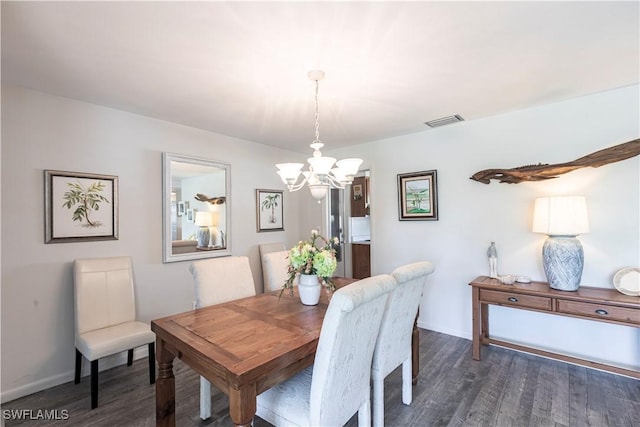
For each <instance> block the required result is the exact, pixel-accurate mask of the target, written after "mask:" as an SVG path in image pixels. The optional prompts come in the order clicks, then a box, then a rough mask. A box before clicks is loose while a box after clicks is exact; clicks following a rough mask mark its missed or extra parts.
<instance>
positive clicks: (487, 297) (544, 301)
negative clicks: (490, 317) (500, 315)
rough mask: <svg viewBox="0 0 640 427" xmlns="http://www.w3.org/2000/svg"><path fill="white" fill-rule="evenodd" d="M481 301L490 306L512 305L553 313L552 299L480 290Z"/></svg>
mask: <svg viewBox="0 0 640 427" xmlns="http://www.w3.org/2000/svg"><path fill="white" fill-rule="evenodd" d="M480 300H481V301H483V302H487V303H490V304H499V305H512V306H517V307H523V308H531V309H534V310H546V311H551V298H545V297H536V296H531V295H522V294H516V293H510V292H500V291H491V290H488V289H480Z"/></svg>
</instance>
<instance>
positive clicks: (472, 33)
mask: <svg viewBox="0 0 640 427" xmlns="http://www.w3.org/2000/svg"><path fill="white" fill-rule="evenodd" d="M639 6H640V3H639V2H637V1H627V2H616V3H614V2H609V1H605V2H480V1H475V2H394V1H388V2H293V1H290V2H7V1H3V2H2V5H1V7H2V10H1V13H2V28H1V30H2V33H1V36H2V81H3V83H6V84H14V85H21V86H25V87H28V88H33V89H36V90H40V91H44V92H49V93H52V94H57V95H62V96H66V97H70V98H75V99H79V100H83V101H88V102H91V103H95V104H100V105H105V106H109V107H113V108H117V109H121V110H126V111H131V112H134V113H139V114H143V115H147V116H151V117H156V118H159V119H163V120H168V121H171V122H176V123H182V124H185V125H189V126H194V127H197V128H202V129H207V130H211V131H214V132H218V133H221V134H225V135H230V136H235V137H238V138H243V139H247V140H251V141H256V142H260V143H264V144H268V145H273V146H278V147H283V148H288V149H292V150H296V151H301V152H308V151H309V148H308V144H309V143H310V142H311V140H312V139H313V132H314V126H313V114H314V113H313V108H314V106H313V93H314V84H313V82H311V81H310V80H309V79H308V78H307V71H309V70H311V69H322V70H324V71H325V72H326V74H327V76H326V78H325V79H324V80H323V81H322V82H321V83H320V94H319V98H320V136H321V139H322V140H323V142H324V143H325V144H326V145H327V148H328V149H330V148H336V147H340V146H346V145H350V144H357V143H361V142H366V141H371V140H375V139H380V138H386V137H391V136H395V135H402V134H407V133H413V132H419V131H423V130H425V129H428V127H427V126H425V125H424V122H425V121H428V120H433V119H437V118H440V117H443V116H449V115H452V114H460V115H462V116H463V117H464V118H465V119H466V120H473V119H477V118H481V117H486V116H490V115H494V114H499V113H503V112H507V111H512V110H517V109H522V108H527V107H531V106H535V105H541V104H545V103H550V102H556V101H561V100H565V99H569V98H573V97H577V96H582V95H586V94H590V93H595V92H599V91H604V90H609V89H613V88H616V87H621V86H626V85H631V84H636V83H638V81H639V75H640V69H639V68H640V47H639V44H640V41H639V40H640V23H639V22H640V19H639V16H640V11H639Z"/></svg>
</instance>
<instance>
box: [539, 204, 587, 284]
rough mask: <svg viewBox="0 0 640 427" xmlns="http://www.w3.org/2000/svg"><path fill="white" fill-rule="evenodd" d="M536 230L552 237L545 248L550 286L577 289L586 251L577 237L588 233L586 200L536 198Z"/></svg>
mask: <svg viewBox="0 0 640 427" xmlns="http://www.w3.org/2000/svg"><path fill="white" fill-rule="evenodd" d="M533 232H534V233H543V234H546V235H548V236H549V238H548V239H547V240H545V242H544V245H543V247H542V264H543V267H544V273H545V274H546V276H547V281H548V282H549V287H551V288H552V289H557V290H560V291H576V290H578V287H580V279H581V277H582V268H583V266H584V252H583V250H582V244H581V243H580V240H578V239H576V236H577V235H578V234H584V233H588V232H589V221H588V217H587V202H586V199H585V198H584V197H581V196H564V197H541V198H538V199H536V201H535V205H534V212H533Z"/></svg>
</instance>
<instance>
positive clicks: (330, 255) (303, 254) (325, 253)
mask: <svg viewBox="0 0 640 427" xmlns="http://www.w3.org/2000/svg"><path fill="white" fill-rule="evenodd" d="M338 243H339V241H338V238H337V237H334V238H332V239H330V240H327V239H326V238H324V237H322V236H321V235H320V234H318V230H311V238H310V239H308V240H301V241H299V242H298V244H296V245H295V246H294V247H293V248H291V250H290V251H289V267H288V270H287V273H288V274H289V278H288V279H287V281H286V282H285V283H284V286H283V288H282V291H281V292H280V294H281V295H282V292H284V290H285V289H289V293H290V294H291V295H293V281H294V280H295V278H296V276H297V275H298V274H312V275H316V276H318V281H319V282H320V283H321V284H322V285H323V286H325V287H326V288H327V289H328V290H329V291H330V292H333V291H334V290H335V284H334V283H333V282H332V281H331V276H333V272H334V271H335V270H336V266H337V265H338V262H337V261H336V250H335V249H334V248H333V247H334V245H337V244H338Z"/></svg>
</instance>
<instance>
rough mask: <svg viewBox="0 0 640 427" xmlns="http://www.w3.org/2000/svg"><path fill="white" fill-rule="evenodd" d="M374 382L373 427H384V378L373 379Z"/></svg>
mask: <svg viewBox="0 0 640 427" xmlns="http://www.w3.org/2000/svg"><path fill="white" fill-rule="evenodd" d="M371 379H372V382H373V426H374V427H383V426H384V378H377V377H371Z"/></svg>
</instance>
